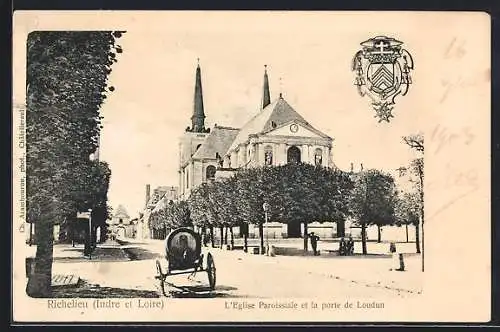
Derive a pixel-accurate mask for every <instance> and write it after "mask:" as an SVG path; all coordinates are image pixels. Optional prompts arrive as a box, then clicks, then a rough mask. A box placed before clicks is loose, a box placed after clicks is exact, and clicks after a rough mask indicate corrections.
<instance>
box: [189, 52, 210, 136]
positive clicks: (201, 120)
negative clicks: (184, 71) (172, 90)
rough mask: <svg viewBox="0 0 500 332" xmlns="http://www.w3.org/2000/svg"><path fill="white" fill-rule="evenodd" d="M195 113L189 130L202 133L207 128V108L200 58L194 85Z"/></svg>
mask: <svg viewBox="0 0 500 332" xmlns="http://www.w3.org/2000/svg"><path fill="white" fill-rule="evenodd" d="M193 105H194V107H193V115H192V116H191V128H188V129H187V131H191V132H196V133H202V132H206V129H205V109H204V107H203V88H202V85H201V68H200V63H199V59H198V66H197V67H196V80H195V85H194V103H193Z"/></svg>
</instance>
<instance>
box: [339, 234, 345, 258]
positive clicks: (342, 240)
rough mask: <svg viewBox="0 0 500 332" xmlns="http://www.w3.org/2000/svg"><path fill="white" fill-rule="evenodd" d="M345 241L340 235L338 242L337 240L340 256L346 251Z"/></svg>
mask: <svg viewBox="0 0 500 332" xmlns="http://www.w3.org/2000/svg"><path fill="white" fill-rule="evenodd" d="M345 249H346V243H345V239H344V238H343V237H342V238H341V239H340V242H339V255H340V256H345V253H346V250H345Z"/></svg>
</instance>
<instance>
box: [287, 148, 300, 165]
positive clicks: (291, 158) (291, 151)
mask: <svg viewBox="0 0 500 332" xmlns="http://www.w3.org/2000/svg"><path fill="white" fill-rule="evenodd" d="M286 158H287V162H288V163H295V164H298V163H300V149H299V148H298V147H296V146H291V147H290V148H288V151H287V153H286Z"/></svg>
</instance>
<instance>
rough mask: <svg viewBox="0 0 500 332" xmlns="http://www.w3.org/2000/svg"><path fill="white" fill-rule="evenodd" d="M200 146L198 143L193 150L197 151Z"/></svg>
mask: <svg viewBox="0 0 500 332" xmlns="http://www.w3.org/2000/svg"><path fill="white" fill-rule="evenodd" d="M200 147H201V144H198V145H197V146H196V150H195V152H196V151H198V149H199V148H200Z"/></svg>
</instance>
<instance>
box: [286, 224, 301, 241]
mask: <svg viewBox="0 0 500 332" xmlns="http://www.w3.org/2000/svg"><path fill="white" fill-rule="evenodd" d="M300 225H301V223H300V222H291V223H289V224H288V237H289V238H298V237H302V234H301V233H302V231H301V227H300Z"/></svg>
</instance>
